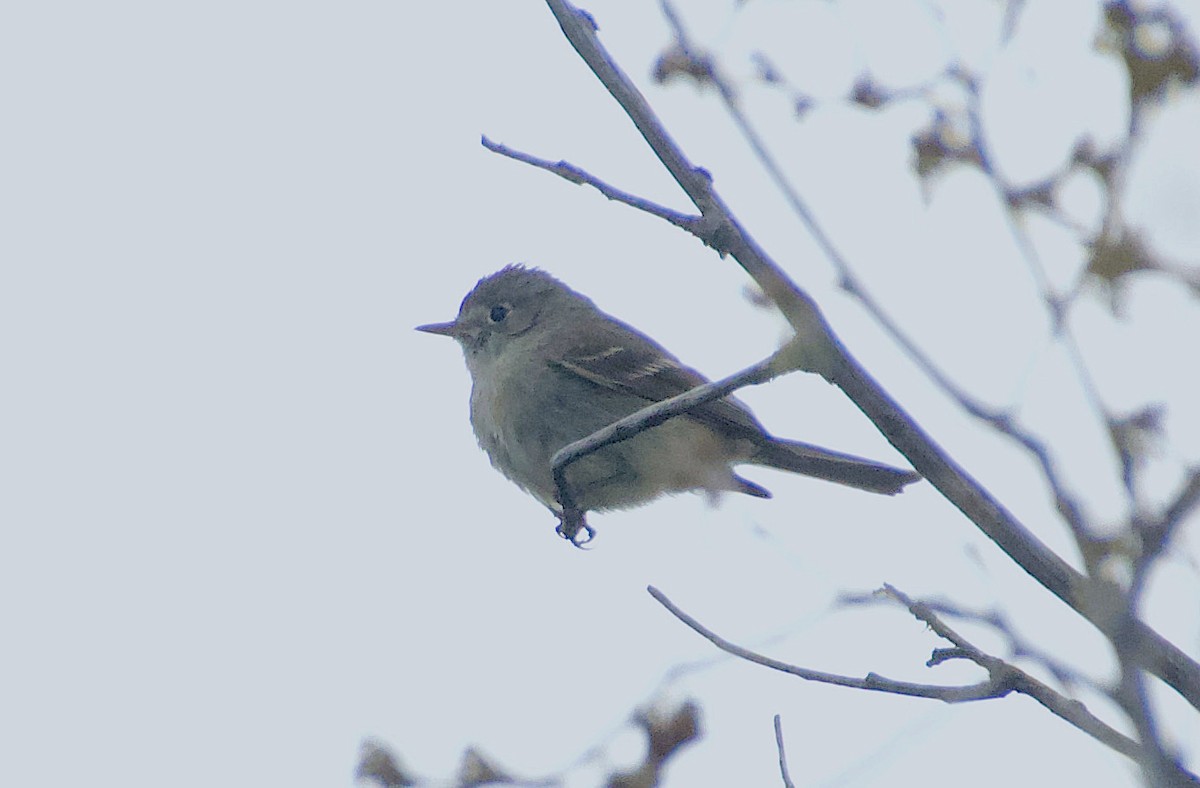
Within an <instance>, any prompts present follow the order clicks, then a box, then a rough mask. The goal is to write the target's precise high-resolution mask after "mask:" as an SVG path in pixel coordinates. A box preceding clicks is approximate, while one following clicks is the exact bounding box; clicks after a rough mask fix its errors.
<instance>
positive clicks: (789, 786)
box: [775, 714, 796, 788]
mask: <svg viewBox="0 0 1200 788" xmlns="http://www.w3.org/2000/svg"><path fill="white" fill-rule="evenodd" d="M775 747H776V748H777V749H778V750H779V773H780V775H782V777H783V788H796V784H795V783H794V782H792V775H790V774H789V773H788V765H787V753H786V752H785V751H784V749H783V722H782V720H780V718H779V715H778V714H776V715H775Z"/></svg>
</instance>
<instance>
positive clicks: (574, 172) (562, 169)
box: [480, 136, 700, 233]
mask: <svg viewBox="0 0 1200 788" xmlns="http://www.w3.org/2000/svg"><path fill="white" fill-rule="evenodd" d="M480 141H481V142H482V144H483V147H485V148H487V149H488V150H490V151H492V152H493V153H499V154H500V155H501V156H507V157H508V158H510V159H515V160H516V161H519V162H524V163H525V164H531V165H533V166H534V167H537V168H539V169H542V170H546V171H547V172H552V173H554V174H555V175H557V176H558V177H560V178H563V179H565V180H568V181H570V182H571V183H574V184H577V185H584V186H591V187H592V188H594V189H595V190H596V191H598V192H600V193H601V194H603V195H604V196H605V197H607V198H608V199H610V200H613V201H614V202H619V203H624V204H625V205H628V206H630V207H631V208H637V209H638V210H639V211H645V212H646V213H648V214H650V215H651V216H657V217H658V218H659V219H663V220H664V221H668V222H670V223H671V224H673V225H675V226H676V227H679V228H680V229H683V230H686V231H687V232H689V233H694V232H695V227H696V224H697V223H698V222H699V221H700V217H699V216H689V215H688V214H684V213H680V212H679V211H673V210H671V209H670V208H667V207H665V206H662V205H659V204H658V203H655V202H651V201H650V200H647V199H645V198H643V197H638V196H637V195H636V194H630V193H629V192H627V191H622V190H621V189H618V188H617V187H615V186H612V185H610V184H608V183H606V182H605V181H602V180H600V179H599V178H597V177H596V176H595V175H592V174H591V173H590V172H588V171H586V170H584V169H582V168H581V167H577V166H575V165H574V164H571V163H570V162H567V161H561V160H560V161H550V160H549V159H541V158H538V157H537V156H534V155H532V154H529V153H524V152H522V151H518V150H515V149H513V148H510V147H508V146H507V145H502V144H500V143H498V142H492V141H491V140H489V139H488V138H487V137H486V136H485V137H482V138H481V139H480Z"/></svg>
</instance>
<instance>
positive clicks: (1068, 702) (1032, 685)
mask: <svg viewBox="0 0 1200 788" xmlns="http://www.w3.org/2000/svg"><path fill="white" fill-rule="evenodd" d="M646 590H647V591H649V592H650V595H651V596H652V597H654V598H655V600H657V601H658V603H659V604H661V605H662V606H663V607H665V608H666V609H667V610H668V611H669V612H670V613H671V615H673V616H675V617H676V618H678V619H679V620H680V621H682V622H683V623H684V624H686V625H687V626H688V627H690V628H691V629H692V630H693V631H694V632H696V633H697V634H699V635H700V636H701V637H703V638H704V639H706V640H708V641H709V642H710V643H712V644H713V645H714V646H716V647H717V648H719V649H721V650H722V651H724V652H725V653H727V654H732V655H733V656H735V657H739V658H741V659H744V660H746V661H748V662H753V663H755V664H756V665H762V666H763V667H767V668H771V669H772V670H778V671H780V672H782V673H787V674H789V675H792V676H796V677H798V678H802V679H804V680H806V681H816V682H820V683H822V684H835V685H837V686H841V687H851V688H854V689H862V690H871V691H874V692H886V693H890V694H893V695H907V696H909V697H915V698H931V699H934V700H940V701H943V702H945V703H967V702H970V701H978V700H991V699H993V698H1002V697H1004V696H1006V695H1008V694H1009V693H1011V692H1018V693H1020V694H1022V695H1027V696H1029V697H1030V698H1033V699H1034V700H1035V701H1037V702H1038V703H1040V704H1041V705H1042V706H1043V707H1045V708H1046V709H1047V710H1048V711H1050V712H1051V713H1052V714H1054V715H1055V716H1056V717H1059V718H1060V719H1062V720H1064V721H1066V722H1068V723H1070V724H1071V725H1072V726H1074V727H1075V728H1077V729H1079V730H1081V731H1083V732H1084V733H1086V734H1088V735H1089V736H1091V737H1092V738H1093V739H1095V740H1096V741H1098V742H1100V743H1101V744H1103V745H1105V746H1106V747H1109V748H1110V749H1112V750H1115V751H1116V752H1119V753H1121V754H1122V755H1125V756H1126V757H1128V758H1131V759H1133V760H1136V761H1138V762H1139V763H1141V762H1142V760H1143V758H1145V757H1147V750H1146V748H1145V747H1143V746H1142V745H1141V744H1139V743H1138V742H1136V741H1134V740H1133V739H1131V738H1129V737H1128V736H1125V735H1124V734H1122V733H1120V732H1119V731H1117V730H1116V729H1114V728H1112V727H1111V726H1109V725H1108V724H1107V723H1105V722H1104V721H1103V720H1101V719H1100V718H1099V717H1097V716H1095V715H1094V714H1092V713H1091V712H1090V711H1088V709H1087V707H1086V706H1085V705H1084V704H1083V703H1081V702H1080V701H1077V700H1074V699H1071V698H1067V697H1065V696H1064V695H1062V694H1060V693H1058V692H1057V691H1055V690H1054V689H1053V688H1051V687H1050V686H1048V685H1046V684H1044V683H1043V682H1041V681H1038V680H1037V679H1036V678H1034V677H1033V676H1031V675H1029V674H1028V673H1026V672H1025V671H1023V670H1021V669H1020V668H1018V667H1016V666H1015V665H1011V664H1009V663H1007V662H1005V661H1004V660H1002V659H1000V658H998V657H994V656H991V655H990V654H987V653H985V652H983V651H981V650H980V649H979V648H977V647H976V646H975V645H974V644H973V643H971V642H970V641H969V640H967V639H966V638H965V637H963V636H962V635H960V634H959V633H958V632H956V631H955V630H954V629H952V628H951V627H949V626H948V625H947V624H946V623H945V622H943V621H942V620H941V619H940V618H939V617H938V616H937V615H936V614H935V613H934V612H933V611H932V610H931V609H930V608H929V607H928V606H927V605H925V604H924V603H922V602H919V601H915V600H913V599H911V598H909V597H908V596H907V595H905V594H904V593H903V592H901V591H899V590H898V589H896V588H895V587H894V586H891V585H885V586H884V588H883V591H882V592H881V593H884V594H886V595H887V596H888V597H890V598H892V599H894V600H896V601H897V602H899V603H900V604H902V605H904V606H905V607H906V608H908V610H909V612H910V613H911V614H912V615H913V616H914V617H915V618H917V619H918V620H920V621H922V622H924V623H925V624H926V625H927V626H929V628H930V629H932V630H933V632H934V633H935V634H937V635H938V636H939V637H941V638H943V639H945V640H947V641H949V642H950V643H952V644H954V649H952V650H948V649H939V650H938V651H935V652H934V655H933V657H932V658H931V659H930V660H929V662H928V663H927V664H928V665H929V666H930V667H932V666H935V665H938V664H941V663H942V662H945V661H947V660H948V659H969V660H971V661H972V662H974V663H975V664H977V665H979V666H980V667H982V668H983V669H984V670H986V671H987V672H988V679H987V680H986V681H981V682H978V683H976V684H969V685H959V686H945V685H937V684H915V683H912V682H906V681H896V680H894V679H888V678H884V677H883V676H879V675H877V674H874V673H868V674H867V675H866V676H865V677H864V678H861V679H860V678H855V677H852V676H842V675H838V674H835V673H825V672H823V671H818V670H811V669H809V668H803V667H800V666H798V665H792V664H789V663H787V662H783V661H781V660H777V659H773V658H771V657H767V656H764V655H762V654H759V653H757V652H754V651H751V650H749V649H746V648H743V647H741V646H738V645H736V644H735V643H732V642H730V641H728V640H726V639H725V638H723V637H721V636H720V635H718V634H716V633H715V632H713V631H712V630H710V629H708V628H707V627H705V626H704V625H703V624H701V623H700V622H699V621H697V620H696V619H695V618H693V617H692V616H690V615H688V614H687V613H685V612H684V611H683V610H681V609H680V608H679V607H678V606H676V605H675V603H673V602H672V601H671V600H670V599H668V598H667V596H666V595H665V594H663V593H662V592H661V591H659V590H658V589H657V588H655V587H654V586H649V587H648V588H647V589H646ZM1173 776H1174V777H1176V778H1178V779H1179V780H1180V781H1181V784H1187V785H1192V784H1195V785H1200V778H1197V777H1196V776H1195V775H1193V774H1191V773H1190V772H1188V771H1186V770H1185V769H1183V768H1182V767H1180V766H1179V765H1178V764H1174V773H1173Z"/></svg>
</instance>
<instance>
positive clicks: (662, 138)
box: [546, 0, 1200, 708]
mask: <svg viewBox="0 0 1200 788" xmlns="http://www.w3.org/2000/svg"><path fill="white" fill-rule="evenodd" d="M546 4H547V6H548V7H549V8H550V10H551V12H552V13H553V14H554V16H555V18H556V20H557V21H558V23H559V25H560V26H561V28H562V30H563V34H564V35H565V36H566V38H567V40H568V41H569V42H570V43H571V45H572V46H573V47H574V48H575V51H576V52H577V53H578V54H579V56H580V57H581V58H582V59H583V60H584V62H585V63H587V65H588V66H589V67H590V68H591V69H592V71H593V73H595V75H596V76H597V78H598V79H599V80H600V81H601V82H602V83H603V84H604V86H605V88H606V89H607V90H608V91H609V93H610V94H611V95H612V96H613V98H614V99H616V100H617V102H618V103H619V104H620V105H621V107H622V108H623V109H624V110H625V112H626V114H627V115H628V116H629V117H630V119H631V120H632V121H633V123H634V125H635V126H636V127H637V129H638V131H639V132H640V133H641V135H642V137H643V138H644V139H645V140H646V142H647V144H648V145H649V146H650V147H651V149H652V150H653V151H654V153H655V154H656V155H657V156H658V158H659V160H660V161H661V162H662V163H663V166H665V167H666V168H667V170H668V171H669V172H670V173H671V175H672V177H674V178H675V180H676V182H677V183H678V184H679V185H680V187H681V188H682V189H683V190H684V191H685V192H686V193H687V195H688V197H689V198H690V199H691V201H692V203H693V204H694V205H695V206H696V207H697V209H699V211H700V213H701V215H702V216H703V221H702V222H701V224H702V225H703V226H704V228H705V238H706V243H709V245H710V246H712V247H713V248H714V249H717V250H718V251H720V252H722V253H726V252H727V253H729V254H732V255H733V257H734V258H735V259H736V260H737V262H738V263H739V264H740V265H741V266H742V267H743V268H744V269H745V270H746V272H747V273H748V274H750V276H751V277H752V278H753V279H754V280H755V282H756V283H757V284H758V285H759V287H760V288H761V289H762V290H763V292H764V293H765V294H766V295H767V296H768V297H769V298H771V299H772V300H773V301H774V302H775V303H776V305H777V306H778V307H779V308H780V310H781V311H782V312H783V314H784V316H785V317H786V318H787V319H788V321H789V322H790V323H791V324H792V326H793V328H794V329H795V330H796V337H795V339H794V340H793V341H792V343H789V344H790V350H791V351H793V352H792V358H789V359H787V361H788V365H789V366H794V368H802V369H806V370H809V371H814V372H819V373H820V374H822V375H823V376H825V377H826V378H827V379H829V380H831V381H832V382H834V383H835V384H836V385H838V386H839V387H840V388H841V389H842V390H843V391H844V392H845V393H846V395H847V396H849V397H850V399H851V400H852V401H853V402H854V403H855V405H857V406H858V407H859V409H860V410H862V411H863V413H864V414H866V415H867V417H868V418H870V419H871V421H872V422H873V423H874V424H875V426H876V428H877V429H879V430H880V432H882V433H883V435H884V436H885V437H886V438H887V439H888V441H889V442H890V443H892V445H893V446H895V447H896V448H897V449H898V450H899V451H900V452H901V453H902V454H904V456H905V457H907V458H908V460H909V461H910V462H911V463H912V465H913V467H914V468H916V469H917V471H918V472H920V473H921V474H922V475H923V476H925V478H926V479H928V480H930V482H931V483H933V484H934V486H936V487H937V489H938V490H939V491H940V492H941V493H942V494H943V495H945V496H946V498H947V499H948V500H950V501H951V502H952V503H953V504H954V505H955V506H956V507H958V508H959V509H960V510H961V511H962V512H963V513H964V514H965V515H966V516H967V517H968V518H969V519H970V520H971V521H972V522H974V523H975V524H976V525H977V526H978V527H979V529H980V530H981V531H983V532H984V534H986V535H987V536H988V537H989V538H990V539H992V541H994V542H995V543H996V544H997V545H998V546H999V547H1000V548H1001V549H1002V550H1003V551H1004V552H1005V553H1006V554H1007V555H1008V556H1009V557H1010V558H1012V560H1013V561H1015V562H1016V563H1017V564H1018V565H1020V566H1021V567H1022V568H1024V569H1025V570H1026V571H1027V572H1029V573H1030V574H1031V575H1032V576H1033V577H1034V578H1035V579H1036V580H1037V581H1038V582H1039V583H1041V584H1042V585H1043V586H1045V587H1046V588H1047V589H1048V590H1049V591H1051V593H1053V594H1055V595H1056V596H1058V597H1059V598H1060V599H1062V600H1063V601H1064V602H1066V603H1067V604H1068V605H1070V606H1071V607H1072V608H1073V609H1075V610H1076V611H1077V612H1078V613H1080V614H1081V615H1082V616H1084V617H1085V618H1086V619H1087V620H1088V621H1090V622H1091V623H1092V624H1093V625H1095V626H1096V627H1097V628H1099V629H1100V630H1101V631H1103V632H1105V633H1106V634H1110V635H1111V634H1112V632H1113V627H1114V626H1115V625H1117V623H1118V622H1117V621H1114V620H1113V617H1112V615H1111V611H1110V610H1109V609H1108V607H1107V606H1106V605H1096V604H1094V599H1095V598H1096V597H1103V596H1104V590H1105V589H1103V588H1098V587H1097V583H1096V582H1094V581H1092V580H1091V579H1089V578H1088V577H1086V576H1084V575H1082V574H1080V573H1079V572H1078V571H1076V570H1075V569H1074V568H1073V567H1071V566H1070V565H1069V564H1067V563H1066V562H1065V561H1064V560H1063V559H1062V558H1061V557H1059V556H1058V555H1057V554H1055V553H1054V552H1053V551H1052V550H1050V549H1049V548H1048V547H1047V546H1046V545H1045V544H1044V543H1043V542H1041V541H1040V540H1039V539H1037V537H1035V536H1034V535H1033V534H1032V532H1030V531H1029V529H1028V528H1027V527H1025V526H1024V525H1023V524H1022V523H1020V522H1019V521H1018V520H1017V519H1016V518H1015V517H1014V516H1013V515H1012V513H1011V512H1009V511H1008V510H1007V509H1005V508H1004V507H1003V506H1001V505H1000V503H999V502H998V501H996V500H995V499H994V498H993V497H992V496H991V495H990V494H989V493H988V492H987V491H986V490H984V489H983V487H982V486H981V485H980V484H979V483H978V482H977V481H976V480H975V479H973V478H972V477H971V476H970V475H969V474H967V472H966V471H965V470H964V469H963V468H961V467H960V466H958V465H957V464H956V463H955V462H954V461H953V460H952V459H951V458H950V457H949V456H948V455H947V454H946V453H945V452H944V451H943V450H942V449H941V447H940V446H938V445H937V444H936V443H935V442H934V441H933V440H932V438H930V436H929V435H927V434H925V433H924V432H923V431H922V430H921V429H920V428H919V427H918V426H917V425H916V423H915V422H914V421H913V420H912V419H911V418H910V417H909V416H908V414H907V413H905V412H904V411H903V410H902V409H901V408H900V407H899V406H898V405H897V404H896V403H895V402H894V401H892V399H891V398H890V397H889V396H888V395H887V393H886V392H884V391H883V390H882V388H881V387H880V386H879V384H878V383H877V382H876V381H875V380H873V379H872V378H871V376H870V375H868V374H867V372H866V371H865V370H864V369H862V367H861V366H860V365H859V364H858V363H857V361H856V360H855V359H854V358H853V357H851V356H850V354H849V353H848V352H847V351H846V350H845V348H843V347H842V346H841V343H840V342H839V341H838V339H837V338H836V336H834V334H833V333H832V331H831V330H830V329H829V326H828V325H827V324H826V323H825V320H824V318H823V316H822V315H821V313H820V311H819V309H818V308H817V306H816V304H815V303H814V302H813V301H812V299H811V298H810V297H809V296H808V295H807V294H805V293H804V292H803V291H802V290H800V288H799V287H797V286H796V285H795V284H794V283H793V282H792V281H791V280H790V279H788V277H787V276H786V275H785V274H784V273H783V271H782V269H781V268H780V267H779V266H778V265H777V264H776V263H775V262H774V261H772V260H771V259H770V258H769V257H768V255H767V254H766V253H765V252H764V251H763V250H762V249H761V248H760V247H759V246H758V244H757V243H756V242H755V241H754V240H753V239H752V238H751V237H750V236H749V234H748V233H746V232H745V230H744V228H742V226H741V225H740V224H739V223H738V222H737V220H736V219H735V218H734V217H733V214H732V212H731V211H730V210H729V208H728V206H726V205H725V204H724V202H723V201H722V200H721V199H720V197H719V196H718V195H717V194H716V193H715V191H714V190H713V188H712V182H711V179H710V178H709V176H708V174H707V173H706V172H704V171H703V170H701V169H699V168H697V167H695V166H694V165H692V164H691V162H690V161H688V159H687V158H686V157H685V156H684V154H683V153H682V151H681V150H680V149H679V147H678V146H677V145H676V144H675V143H674V141H673V140H672V139H671V138H670V136H669V135H668V134H667V133H666V131H665V129H664V128H663V126H662V124H661V122H660V121H659V120H658V118H657V117H656V116H655V114H654V112H653V111H652V110H651V108H650V106H649V104H648V103H647V102H646V99H645V97H644V96H642V94H641V93H640V92H639V91H638V90H637V88H636V87H635V86H634V85H633V83H632V81H630V79H629V78H628V76H626V75H625V74H624V73H623V72H622V71H621V69H620V68H619V67H617V65H616V64H615V63H614V62H613V61H612V59H611V57H609V55H608V53H607V52H606V51H605V50H604V48H603V46H602V45H601V44H600V42H599V39H598V38H597V36H596V27H595V23H594V22H593V20H592V19H591V17H589V16H588V15H586V14H584V13H582V12H580V11H579V10H578V9H576V8H575V7H574V6H573V5H571V4H570V3H569V2H567V0H546ZM785 351H789V348H785ZM780 355H783V353H781V354H780ZM1132 632H1133V639H1134V640H1135V641H1136V642H1137V644H1138V648H1136V649H1135V650H1134V652H1135V653H1136V654H1138V655H1139V659H1140V661H1141V664H1142V665H1143V666H1144V667H1146V668H1147V669H1148V670H1150V671H1152V672H1153V673H1154V674H1155V675H1157V676H1159V677H1160V678H1162V679H1163V680H1164V681H1165V682H1167V683H1168V684H1170V685H1171V686H1172V687H1174V688H1175V689H1176V691H1178V692H1179V693H1180V694H1181V695H1182V696H1183V697H1184V698H1186V699H1187V700H1188V702H1189V703H1191V704H1192V705H1193V706H1195V707H1197V708H1200V664H1197V663H1196V662H1195V661H1194V660H1193V659H1191V658H1190V657H1189V656H1188V655H1187V654H1185V653H1184V652H1183V651H1182V650H1180V649H1179V648H1177V647H1176V646H1174V645H1173V644H1172V643H1170V642H1169V641H1167V640H1166V639H1165V638H1163V637H1162V636H1161V635H1159V634H1158V633H1156V632H1154V631H1153V630H1152V629H1150V627H1148V626H1146V625H1145V624H1144V623H1142V622H1140V621H1139V622H1137V624H1136V625H1135V626H1134V627H1133V630H1132Z"/></svg>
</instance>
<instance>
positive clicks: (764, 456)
mask: <svg viewBox="0 0 1200 788" xmlns="http://www.w3.org/2000/svg"><path fill="white" fill-rule="evenodd" d="M749 462H752V463H755V464H756V465H766V466H768V467H771V468H778V469H780V470H783V471H791V472H792V473H800V474H803V475H805V476H813V477H815V478H817V479H825V480H826V481H830V482H836V483H838V484H844V485H846V486H847V487H857V488H858V489H860V490H867V491H868V492H874V493H881V494H883V495H895V494H896V493H898V492H900V491H901V490H903V489H904V486H905V485H906V484H911V483H913V482H915V481H916V480H918V479H920V478H921V474H919V473H917V472H916V471H906V470H902V469H900V468H893V467H892V466H890V465H884V464H883V463H879V462H874V461H872V460H867V459H864V458H862V457H855V456H853V455H851V454H842V453H841V452H836V451H830V450H829V449H822V448H821V447H820V446H813V445H812V444H810V443H801V442H800V441H789V440H783V439H781V438H770V439H768V440H765V441H763V442H762V443H760V444H759V445H758V446H757V448H756V450H755V453H754V454H753V455H752V456H751V457H750V459H749Z"/></svg>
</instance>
